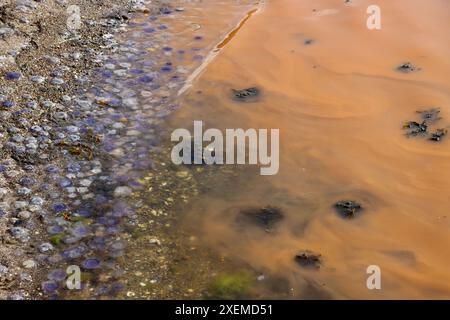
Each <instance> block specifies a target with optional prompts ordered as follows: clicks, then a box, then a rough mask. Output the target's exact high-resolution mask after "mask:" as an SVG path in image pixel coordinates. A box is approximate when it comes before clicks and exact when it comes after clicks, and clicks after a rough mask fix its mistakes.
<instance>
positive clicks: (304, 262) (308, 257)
mask: <svg viewBox="0 0 450 320" xmlns="http://www.w3.org/2000/svg"><path fill="white" fill-rule="evenodd" d="M295 261H296V262H297V263H298V264H299V265H300V266H301V267H305V268H312V269H319V268H320V266H321V264H322V259H321V255H320V254H318V253H314V252H312V251H309V250H305V251H301V252H299V253H298V254H296V255H295Z"/></svg>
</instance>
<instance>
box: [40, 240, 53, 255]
mask: <svg viewBox="0 0 450 320" xmlns="http://www.w3.org/2000/svg"><path fill="white" fill-rule="evenodd" d="M38 250H39V252H40V253H48V252H50V251H53V245H52V244H51V243H49V242H44V243H41V244H40V245H39V246H38Z"/></svg>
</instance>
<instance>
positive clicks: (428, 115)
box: [416, 108, 442, 123]
mask: <svg viewBox="0 0 450 320" xmlns="http://www.w3.org/2000/svg"><path fill="white" fill-rule="evenodd" d="M416 112H417V113H418V114H420V117H421V118H422V120H423V121H426V123H434V122H436V121H439V120H441V119H442V118H441V117H440V116H439V115H440V112H441V110H440V109H439V108H431V109H427V110H419V111H416Z"/></svg>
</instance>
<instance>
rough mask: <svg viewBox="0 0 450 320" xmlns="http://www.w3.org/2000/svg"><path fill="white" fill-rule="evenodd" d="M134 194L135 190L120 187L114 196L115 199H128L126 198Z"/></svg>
mask: <svg viewBox="0 0 450 320" xmlns="http://www.w3.org/2000/svg"><path fill="white" fill-rule="evenodd" d="M132 192H133V190H132V189H131V188H130V187H127V186H120V187H117V188H116V189H115V190H114V196H115V197H126V196H129V195H130V194H131V193H132Z"/></svg>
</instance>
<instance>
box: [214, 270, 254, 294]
mask: <svg viewBox="0 0 450 320" xmlns="http://www.w3.org/2000/svg"><path fill="white" fill-rule="evenodd" d="M253 282H254V279H253V277H252V275H251V274H250V273H249V272H247V271H241V272H237V273H222V274H219V275H218V276H217V277H216V278H215V279H214V280H213V282H212V283H211V287H210V294H211V295H212V298H216V299H238V298H243V297H244V296H246V295H247V294H248V293H249V291H250V288H251V287H252V285H253Z"/></svg>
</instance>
